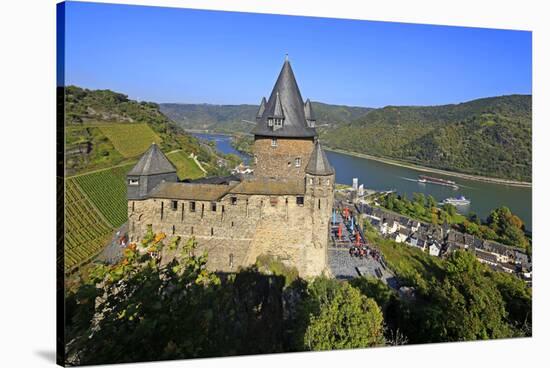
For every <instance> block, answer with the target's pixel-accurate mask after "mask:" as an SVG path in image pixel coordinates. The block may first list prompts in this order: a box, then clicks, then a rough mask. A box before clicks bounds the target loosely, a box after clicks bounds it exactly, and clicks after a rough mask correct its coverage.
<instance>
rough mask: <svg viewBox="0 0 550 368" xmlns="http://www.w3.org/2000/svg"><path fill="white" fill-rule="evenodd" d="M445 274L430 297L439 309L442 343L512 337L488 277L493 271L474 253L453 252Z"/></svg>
mask: <svg viewBox="0 0 550 368" xmlns="http://www.w3.org/2000/svg"><path fill="white" fill-rule="evenodd" d="M445 271H446V275H445V278H444V279H443V282H441V283H440V284H438V285H434V286H433V288H432V295H431V298H432V299H433V301H434V302H435V303H436V305H437V306H438V307H439V308H442V311H441V313H438V316H439V318H441V319H440V320H439V321H438V325H439V326H440V327H441V330H440V334H441V341H465V340H478V339H495V338H503V337H509V336H511V334H512V332H511V330H510V326H509V325H508V323H507V317H508V313H507V312H506V308H505V304H504V301H503V299H502V296H501V294H500V293H499V291H498V289H497V288H496V286H495V285H494V283H493V282H492V280H491V279H490V278H488V277H486V274H488V273H489V272H490V271H489V270H488V269H486V266H484V265H482V264H481V263H480V262H479V261H478V260H477V259H476V258H475V256H474V255H473V254H471V253H470V252H465V251H456V252H454V253H453V254H452V255H451V257H450V258H449V260H448V261H447V262H446V267H445Z"/></svg>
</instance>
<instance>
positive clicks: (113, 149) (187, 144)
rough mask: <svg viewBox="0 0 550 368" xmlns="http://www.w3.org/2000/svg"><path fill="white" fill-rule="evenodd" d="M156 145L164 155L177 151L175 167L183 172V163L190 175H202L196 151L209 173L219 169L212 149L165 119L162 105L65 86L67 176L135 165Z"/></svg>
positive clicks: (107, 92)
mask: <svg viewBox="0 0 550 368" xmlns="http://www.w3.org/2000/svg"><path fill="white" fill-rule="evenodd" d="M152 142H156V143H157V144H159V145H160V147H161V149H162V150H163V151H164V152H167V153H168V152H174V151H177V152H178V154H179V156H181V157H177V162H176V167H178V170H179V166H178V164H177V163H181V165H180V166H181V167H182V169H181V173H182V174H185V176H191V177H193V176H197V175H199V174H201V175H202V172H200V171H199V172H198V173H197V168H196V167H195V166H196V165H195V164H194V163H193V162H192V160H190V159H189V158H188V156H189V154H191V153H193V154H195V155H197V156H198V158H199V160H200V161H201V162H202V163H204V165H203V166H204V167H205V168H206V170H207V171H208V172H209V174H216V173H217V171H218V169H219V168H218V165H217V163H216V162H217V160H218V157H217V156H216V155H215V154H214V153H213V151H212V150H211V149H208V148H207V147H202V146H201V145H200V143H199V141H198V140H197V139H196V138H194V137H193V136H191V135H190V134H188V133H186V132H185V131H184V129H182V128H181V127H180V126H178V125H177V124H176V123H174V122H173V121H171V120H170V119H169V118H168V117H166V116H165V115H164V114H163V113H162V112H161V111H160V110H159V106H158V104H156V103H153V102H145V101H142V102H138V101H134V100H131V99H129V98H128V96H126V95H124V94H122V93H117V92H113V91H110V90H89V89H85V88H80V87H77V86H68V87H66V88H65V143H66V144H65V157H66V174H67V175H73V174H79V173H83V172H87V171H92V170H97V169H103V168H108V167H112V166H115V165H120V164H124V163H131V162H135V161H136V160H137V159H138V158H139V156H140V155H141V154H143V152H145V150H147V148H149V146H150V145H151V143H152ZM174 161H176V158H174ZM180 161H181V162H180ZM184 164H185V165H184ZM184 167H185V168H187V170H184ZM178 174H180V173H178Z"/></svg>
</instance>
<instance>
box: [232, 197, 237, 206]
mask: <svg viewBox="0 0 550 368" xmlns="http://www.w3.org/2000/svg"><path fill="white" fill-rule="evenodd" d="M231 204H232V205H236V204H237V197H231Z"/></svg>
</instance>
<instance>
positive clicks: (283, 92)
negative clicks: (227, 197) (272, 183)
mask: <svg viewBox="0 0 550 368" xmlns="http://www.w3.org/2000/svg"><path fill="white" fill-rule="evenodd" d="M306 113H308V114H309V118H311V117H312V115H311V114H312V113H311V105H310V104H309V103H308V104H307V105H306V104H304V101H303V100H302V95H301V94H300V89H299V88H298V84H297V83H296V79H295V78H294V72H293V71H292V67H291V66H290V62H289V61H288V59H286V60H285V62H284V64H283V68H282V69H281V72H280V73H279V77H278V78H277V81H276V82H275V86H274V87H273V90H272V91H271V95H270V96H269V100H267V102H266V101H265V98H263V99H262V103H261V104H260V109H259V110H258V114H257V116H256V121H257V123H256V126H255V127H254V129H253V130H252V134H254V175H255V176H258V177H263V178H273V179H282V180H286V179H297V178H302V177H304V175H305V166H306V165H307V163H308V162H309V158H310V155H311V153H312V152H313V147H314V143H315V138H316V137H317V132H316V131H315V128H314V127H312V126H311V123H310V120H308V119H307V118H306Z"/></svg>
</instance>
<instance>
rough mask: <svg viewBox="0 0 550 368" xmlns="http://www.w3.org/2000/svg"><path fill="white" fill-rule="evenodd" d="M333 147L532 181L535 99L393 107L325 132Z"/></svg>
mask: <svg viewBox="0 0 550 368" xmlns="http://www.w3.org/2000/svg"><path fill="white" fill-rule="evenodd" d="M320 133H321V139H322V140H323V141H324V142H325V144H326V145H327V146H329V147H333V148H339V149H343V150H348V151H353V152H358V153H365V154H370V155H374V156H381V157H388V158H393V159H398V160H403V161H407V162H411V163H416V164H421V165H425V166H430V167H435V168H440V169H446V170H452V171H459V172H464V173H469V174H476V175H483V176H492V177H500V178H507V179H514V180H524V181H530V180H531V160H532V151H531V150H532V146H531V96H530V95H510V96H501V97H492V98H484V99H479V100H474V101H470V102H466V103H461V104H457V105H443V106H419V107H416V106H401V107H399V106H388V107H384V108H381V109H375V110H372V111H371V112H369V113H368V114H366V115H364V116H363V117H361V118H359V119H357V120H355V121H353V122H352V123H348V124H340V125H338V126H336V127H331V128H321V129H320Z"/></svg>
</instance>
